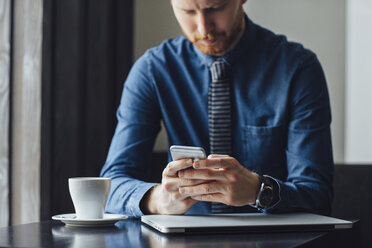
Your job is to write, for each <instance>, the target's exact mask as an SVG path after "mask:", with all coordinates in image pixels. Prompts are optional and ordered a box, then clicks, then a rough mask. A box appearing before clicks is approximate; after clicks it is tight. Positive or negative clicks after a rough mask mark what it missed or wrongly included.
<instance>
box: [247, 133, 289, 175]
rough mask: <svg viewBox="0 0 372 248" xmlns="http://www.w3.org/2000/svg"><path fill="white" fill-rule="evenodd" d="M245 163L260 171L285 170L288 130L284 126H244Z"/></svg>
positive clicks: (264, 172)
mask: <svg viewBox="0 0 372 248" xmlns="http://www.w3.org/2000/svg"><path fill="white" fill-rule="evenodd" d="M243 130H244V134H243V137H242V139H243V140H242V143H243V147H244V164H245V165H247V166H248V167H250V168H252V169H253V170H255V171H256V172H258V173H262V174H266V173H270V174H271V175H273V171H275V173H274V174H277V173H278V174H282V173H283V172H284V171H283V170H285V168H286V167H285V166H283V165H285V163H286V156H285V149H286V136H287V134H286V130H285V129H284V128H283V127H282V126H243Z"/></svg>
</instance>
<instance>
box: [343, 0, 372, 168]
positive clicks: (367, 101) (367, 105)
mask: <svg viewBox="0 0 372 248" xmlns="http://www.w3.org/2000/svg"><path fill="white" fill-rule="evenodd" d="M347 7H348V8H347V20H348V21H347V30H348V36H347V37H348V38H347V79H346V80H347V87H346V102H347V107H346V116H345V124H346V137H345V138H346V139H345V148H346V157H345V160H346V162H348V163H368V164H371V163H372V97H371V95H372V46H371V44H372V1H371V0H359V1H355V0H349V1H348V4H347Z"/></svg>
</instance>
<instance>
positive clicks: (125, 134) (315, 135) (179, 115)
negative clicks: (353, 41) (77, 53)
mask: <svg viewBox="0 0 372 248" xmlns="http://www.w3.org/2000/svg"><path fill="white" fill-rule="evenodd" d="M246 24H247V25H246V29H245V32H244V34H243V36H242V38H241V40H240V41H239V43H238V44H237V45H236V46H235V47H234V48H233V50H232V51H231V52H229V53H228V54H227V55H226V56H224V57H219V58H216V57H212V56H208V55H205V54H203V53H201V52H200V51H199V50H198V49H197V48H196V47H195V46H194V45H193V44H192V43H190V42H189V41H188V40H187V39H186V38H185V37H184V36H180V37H178V38H176V39H171V40H166V41H164V42H163V43H162V44H161V45H160V46H158V47H155V48H152V49H150V50H148V51H147V52H146V53H145V54H144V55H143V56H142V57H141V58H139V59H138V61H137V62H136V63H135V64H134V66H133V68H132V69H131V71H130V73H129V75H128V77H127V79H126V82H125V84H124V90H123V94H122V98H121V103H120V106H119V108H118V110H117V118H118V124H117V127H116V131H115V134H114V137H113V139H112V143H111V146H110V150H109V153H108V156H107V160H106V163H105V165H104V167H103V169H102V171H101V176H104V177H110V178H112V184H111V192H110V195H109V199H108V203H107V206H106V211H107V212H111V213H122V214H126V215H129V216H135V217H139V216H141V215H143V213H142V212H141V210H140V207H139V203H140V200H141V199H142V197H143V195H144V194H145V193H146V192H147V191H148V190H149V189H150V188H151V187H152V186H153V185H154V183H148V182H144V181H143V180H144V178H145V177H146V173H147V172H148V168H149V166H151V161H149V160H150V157H151V156H150V155H151V152H152V149H153V145H154V142H155V139H156V136H157V134H158V132H159V130H160V121H161V120H163V121H164V124H165V128H166V131H167V134H168V143H169V146H171V145H189V146H200V147H203V148H204V149H205V150H206V152H207V153H208V154H209V137H208V109H207V107H208V88H209V84H210V82H211V75H210V72H209V66H210V64H211V63H212V62H213V61H214V60H215V59H222V60H225V61H226V62H227V63H228V64H229V67H230V73H231V81H232V92H233V93H232V95H233V96H232V97H233V100H232V109H233V113H232V116H233V117H232V118H233V128H232V129H233V156H234V157H235V158H236V159H237V160H238V161H239V162H240V163H241V164H242V165H243V166H244V167H246V168H247V169H249V170H251V171H254V172H257V173H260V174H266V175H269V176H271V177H272V178H274V179H275V180H276V182H277V183H278V185H279V194H280V200H279V202H278V203H277V204H275V205H274V206H272V207H270V208H268V209H266V210H265V211H268V212H288V211H310V212H315V213H323V214H327V213H329V211H330V207H331V200H332V194H333V193H332V180H333V157H332V145H331V135H330V123H331V113H330V104H329V96H328V90H327V85H326V81H325V77H324V73H323V71H322V68H321V66H320V63H319V61H318V59H317V57H316V55H315V54H314V53H312V52H311V51H309V50H307V49H305V48H304V47H303V46H302V45H300V44H298V43H293V42H288V41H287V40H286V37H284V36H280V35H275V34H273V33H272V32H270V31H268V30H266V29H264V28H262V27H260V26H258V25H256V24H254V23H253V22H252V21H251V20H249V19H248V18H247V17H246ZM168 157H169V160H170V156H168ZM165 166H166V165H164V167H165ZM243 209H244V208H243ZM243 211H249V210H248V208H247V209H244V210H243ZM190 213H192V214H207V213H210V203H208V202H198V203H196V204H195V205H194V206H193V207H192V208H191V209H190V210H189V211H188V214H190Z"/></svg>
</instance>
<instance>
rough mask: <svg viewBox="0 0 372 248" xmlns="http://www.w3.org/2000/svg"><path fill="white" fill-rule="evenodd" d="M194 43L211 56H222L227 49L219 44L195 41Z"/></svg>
mask: <svg viewBox="0 0 372 248" xmlns="http://www.w3.org/2000/svg"><path fill="white" fill-rule="evenodd" d="M194 45H195V46H196V47H197V48H198V49H199V50H200V51H201V52H202V53H204V54H206V55H210V56H216V57H217V56H222V55H224V54H225V51H226V49H223V48H221V47H217V46H205V45H200V44H197V43H194Z"/></svg>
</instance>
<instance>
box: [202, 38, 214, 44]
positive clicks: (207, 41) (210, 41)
mask: <svg viewBox="0 0 372 248" xmlns="http://www.w3.org/2000/svg"><path fill="white" fill-rule="evenodd" d="M200 41H201V42H203V43H204V44H207V45H212V44H213V43H215V42H216V39H214V40H206V39H205V40H200Z"/></svg>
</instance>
